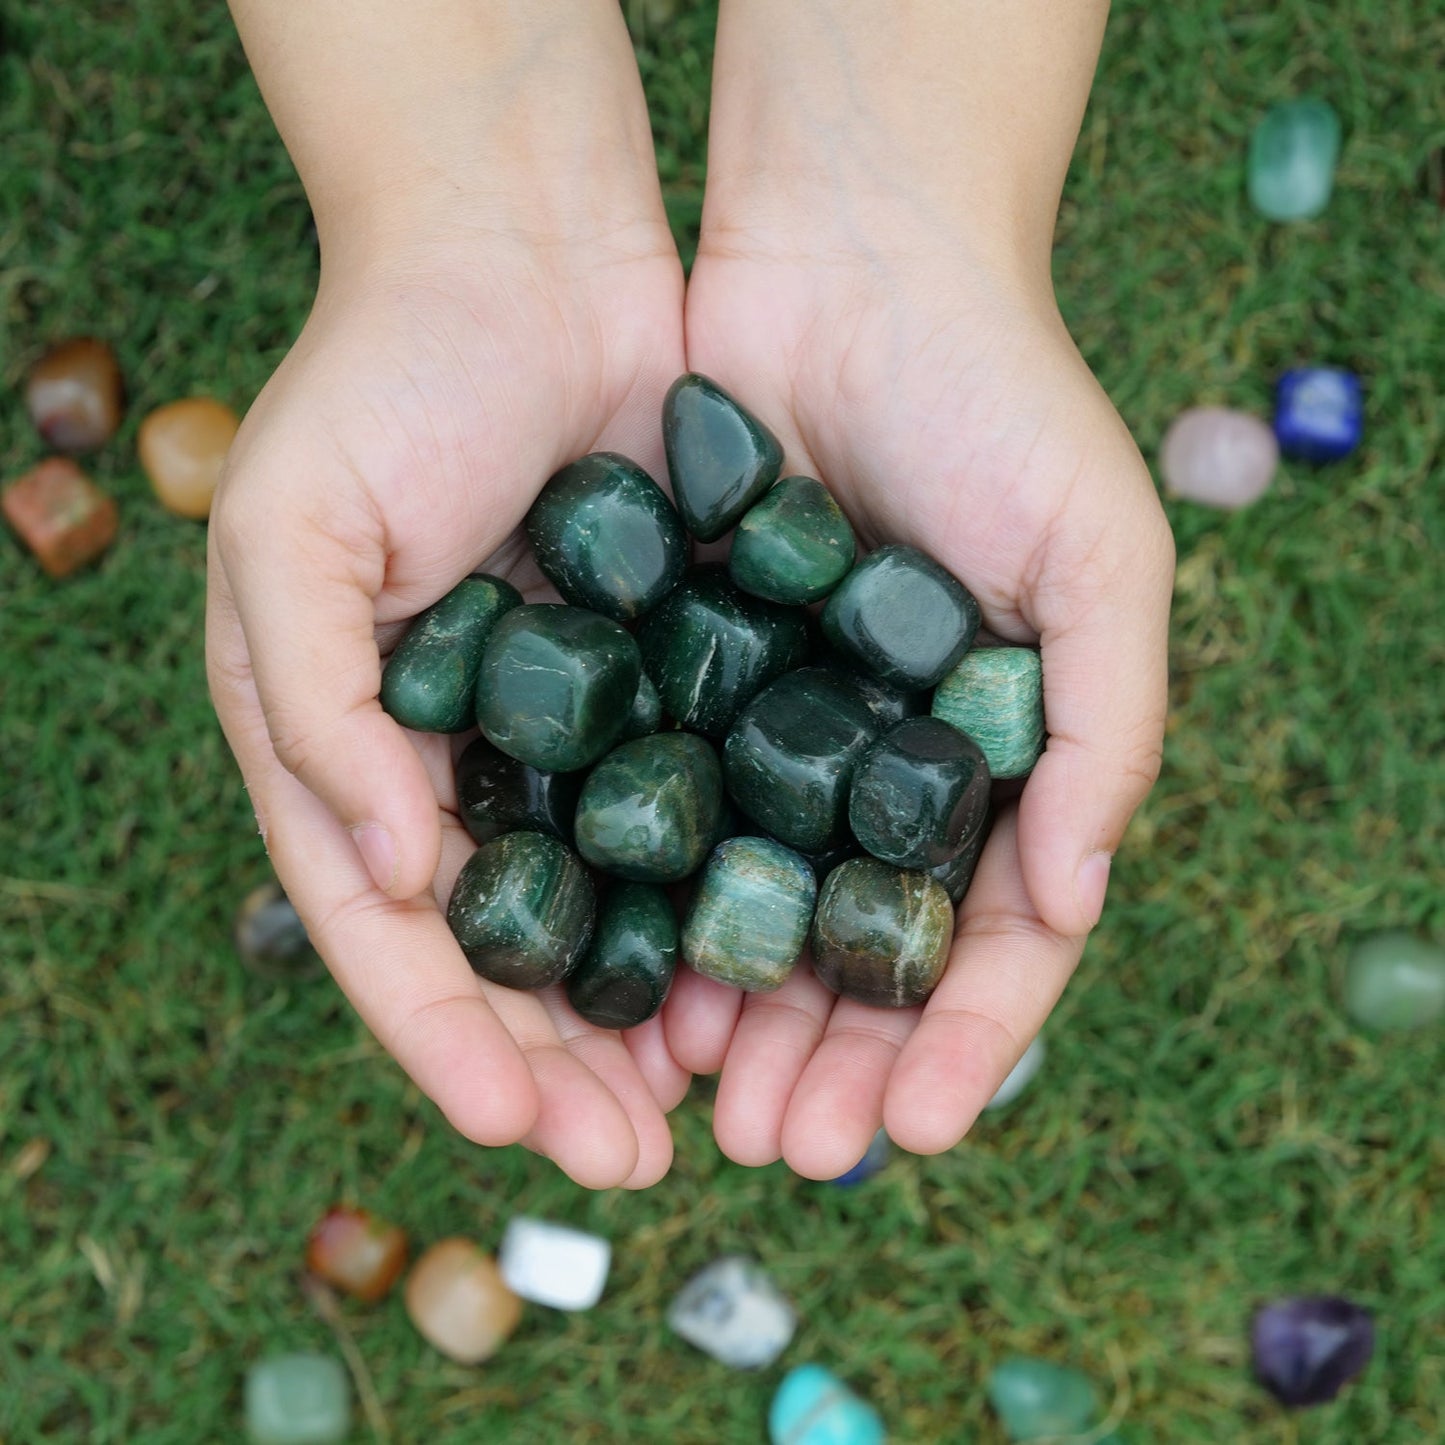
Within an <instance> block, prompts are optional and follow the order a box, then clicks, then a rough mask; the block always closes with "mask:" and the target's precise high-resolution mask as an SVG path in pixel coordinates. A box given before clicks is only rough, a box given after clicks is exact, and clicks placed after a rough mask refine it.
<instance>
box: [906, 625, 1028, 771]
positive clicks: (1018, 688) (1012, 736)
mask: <svg viewBox="0 0 1445 1445" xmlns="http://www.w3.org/2000/svg"><path fill="white" fill-rule="evenodd" d="M933 715H934V717H938V718H942V719H943V720H944V722H946V723H951V724H952V725H953V726H954V727H956V728H957V729H958V730H959V732H961V733H967V734H968V735H969V737H971V738H972V739H973V740H974V742H976V743H977V744H978V745H979V747H981V748H982V749H983V755H984V757H986V758H987V759H988V771H989V774H990V776H992V777H994V778H1024V777H1027V776H1028V775H1029V773H1031V772H1032V771H1033V767H1034V764H1035V763H1036V762H1038V760H1039V754H1040V753H1041V752H1043V750H1044V671H1043V663H1042V662H1041V661H1040V659H1039V655H1038V653H1037V652H1035V651H1034V650H1033V648H1031V647H980V648H978V649H976V650H975V651H973V652H970V653H968V654H967V655H966V656H965V657H964V658H962V659H961V660H960V662H959V664H958V666H957V667H955V668H954V669H953V671H952V672H950V673H949V674H948V676H947V677H945V678H944V679H943V681H942V682H940V683H939V684H938V691H937V692H935V693H934V694H933Z"/></svg>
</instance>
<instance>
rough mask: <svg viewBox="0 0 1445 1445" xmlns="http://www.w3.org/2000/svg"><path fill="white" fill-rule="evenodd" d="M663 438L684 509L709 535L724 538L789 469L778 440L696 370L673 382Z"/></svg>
mask: <svg viewBox="0 0 1445 1445" xmlns="http://www.w3.org/2000/svg"><path fill="white" fill-rule="evenodd" d="M662 441H663V446H664V447H665V448H666V450H667V470H668V474H669V476H670V477H671V478H672V494H673V496H674V497H676V498H677V507H678V511H680V512H681V513H682V519H683V521H684V522H685V523H686V524H687V529H688V531H689V532H691V533H692V535H693V536H694V537H696V538H698V539H699V541H703V542H714V541H716V540H717V539H718V538H719V537H721V536H722V534H723V533H724V532H726V531H727V530H728V528H729V527H731V526H732V525H733V523H734V522H736V521H737V520H738V518H739V517H741V516H742V514H743V513H744V512H746V511H747V509H748V508H749V507H750V506H752V504H753V503H754V502H755V501H756V500H757V499H758V498H759V497H760V496H762V494H763V493H764V492H766V491H767V490H768V488H769V487H771V486H772V484H773V483H774V482H775V481H777V479H778V475H779V473H780V472H781V471H782V469H783V449H782V447H781V446H779V444H778V439H777V438H776V437H775V436H774V435H773V434H772V433H771V432H770V431H769V430H768V429H767V427H765V426H764V425H763V424H762V423H761V422H760V421H758V419H757V418H756V417H754V416H753V415H752V414H751V413H750V412H748V411H746V410H745V409H744V408H743V406H742V405H741V404H740V403H739V402H737V401H736V400H735V399H734V398H733V397H731V396H729V395H728V393H727V392H725V391H724V390H723V389H722V387H720V386H719V385H718V384H717V383H716V382H715V381H710V380H708V378H707V377H705V376H699V375H697V374H696V373H695V372H689V373H687V374H686V375H684V376H680V377H678V379H677V380H676V381H674V382H673V384H672V385H671V387H669V388H668V392H667V397H666V399H665V400H664V402H663V406H662Z"/></svg>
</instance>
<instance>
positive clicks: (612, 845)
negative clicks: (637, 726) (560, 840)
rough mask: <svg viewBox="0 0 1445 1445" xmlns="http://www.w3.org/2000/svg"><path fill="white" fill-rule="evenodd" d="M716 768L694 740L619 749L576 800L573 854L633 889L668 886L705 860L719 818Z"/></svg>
mask: <svg viewBox="0 0 1445 1445" xmlns="http://www.w3.org/2000/svg"><path fill="white" fill-rule="evenodd" d="M722 801H723V783H722V768H721V766H720V765H719V763H718V759H717V753H716V752H715V751H714V750H713V747H712V744H711V743H709V742H707V741H706V740H705V739H703V738H700V737H698V736H697V734H696V733H684V732H671V733H653V734H651V735H650V736H648V737H645V738H635V739H633V741H632V742H628V743H622V744H620V745H619V746H618V747H616V748H614V749H613V750H612V751H611V752H610V753H608V754H607V756H606V757H605V758H603V760H602V761H601V762H600V763H598V765H597V766H596V767H595V768H593V770H592V772H591V774H590V775H589V776H588V778H587V781H586V783H585V784H584V785H583V787H582V796H581V797H580V798H579V799H578V800H577V817H576V822H575V828H576V836H577V851H578V852H579V853H581V854H582V856H583V857H584V858H585V859H586V860H587V861H588V862H589V863H590V864H591V865H592V866H593V867H594V868H601V869H603V870H604V871H605V872H607V873H610V874H612V875H613V876H614V877H617V878H629V879H631V880H632V881H633V882H636V883H676V882H678V881H679V880H681V879H683V878H686V877H688V876H689V875H690V874H692V873H695V872H696V871H697V869H698V868H699V867H700V866H701V865H702V861H703V859H704V858H706V857H707V853H708V849H709V848H710V847H711V846H712V841H713V839H714V837H715V836H716V835H717V827H718V823H719V820H720V818H721V815H722Z"/></svg>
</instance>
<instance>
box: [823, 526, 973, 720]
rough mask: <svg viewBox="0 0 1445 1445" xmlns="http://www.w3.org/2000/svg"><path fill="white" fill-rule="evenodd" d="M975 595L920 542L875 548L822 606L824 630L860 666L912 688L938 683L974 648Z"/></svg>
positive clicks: (904, 686) (899, 685)
mask: <svg viewBox="0 0 1445 1445" xmlns="http://www.w3.org/2000/svg"><path fill="white" fill-rule="evenodd" d="M979 621H980V613H979V607H978V603H977V602H976V601H975V600H974V597H973V594H972V593H971V592H970V591H969V590H968V589H967V588H966V587H965V586H964V585H963V583H962V582H960V581H959V580H958V578H956V577H955V576H953V574H952V573H950V572H948V571H946V570H945V569H944V568H943V567H940V566H939V565H938V563H937V562H935V561H934V560H933V558H932V557H926V556H925V555H924V554H923V553H922V552H920V551H919V550H918V549H917V548H916V547H905V546H901V545H892V546H888V547H880V548H879V549H878V550H877V551H876V552H870V553H869V554H868V555H867V556H866V557H865V558H864V559H863V560H862V561H861V562H860V563H858V565H857V566H856V567H854V568H853V570H852V571H851V572H849V574H848V575H847V576H846V577H845V578H844V579H843V581H842V582H841V583H840V584H839V585H838V587H837V589H836V590H835V591H834V593H833V595H832V596H831V597H829V598H828V601H827V605H826V606H825V607H824V608H823V634H824V636H826V637H827V639H828V641H829V642H831V643H832V644H833V646H834V647H836V648H838V649H839V651H841V652H843V653H846V654H847V656H848V657H849V658H851V659H852V660H853V661H854V662H855V663H857V664H858V665H859V666H861V667H863V668H864V669H866V670H867V671H869V672H871V673H873V674H875V675H876V676H878V677H881V678H882V679H883V680H884V681H885V682H891V683H892V684H893V685H894V686H895V687H900V688H903V689H905V690H907V691H914V692H918V691H923V690H925V689H927V688H930V687H936V686H937V685H938V683H939V682H940V681H941V680H942V678H943V675H944V674H945V673H946V672H947V671H948V670H949V668H951V667H953V666H954V665H955V664H956V663H957V662H958V660H959V658H960V657H962V656H963V654H964V653H965V652H967V651H968V649H969V646H970V645H971V644H972V642H973V639H974V634H975V633H977V631H978V626H979Z"/></svg>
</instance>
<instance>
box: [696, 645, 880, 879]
mask: <svg viewBox="0 0 1445 1445" xmlns="http://www.w3.org/2000/svg"><path fill="white" fill-rule="evenodd" d="M878 732H879V726H878V720H877V719H876V718H875V717H874V716H873V714H872V712H871V711H870V710H869V708H868V705H867V704H866V703H865V702H864V701H863V699H862V698H861V697H859V695H858V693H857V692H856V691H855V690H854V689H852V688H851V687H849V686H848V685H847V683H845V682H842V681H840V680H839V679H838V678H836V677H834V676H833V674H832V673H830V672H828V671H826V670H825V669H824V668H821V667H805V668H801V669H800V670H799V671H797V672H785V673H784V674H783V675H782V677H780V678H778V679H777V681H775V682H772V683H769V684H768V686H767V687H765V688H764V689H763V690H762V691H761V692H760V693H759V694H758V695H757V696H756V697H755V698H754V699H753V700H752V701H751V702H750V703H749V704H748V705H747V706H746V707H745V708H744V709H743V710H742V712H741V713H739V714H738V719H737V721H736V722H735V723H734V724H733V726H732V731H731V732H729V733H728V736H727V742H726V743H724V745H723V775H724V777H725V778H726V780H727V786H728V792H729V793H730V794H731V795H732V798H733V801H734V802H735V803H736V804H737V805H738V807H740V808H741V809H742V810H743V812H744V813H746V814H747V815H748V816H749V817H750V818H752V819H753V820H754V821H755V822H757V823H758V824H760V825H761V826H762V827H763V828H765V829H766V830H767V831H768V832H769V833H771V834H772V835H773V836H774V837H775V838H779V839H781V840H782V841H783V842H784V843H786V844H788V846H789V847H791V848H797V849H800V850H801V851H803V852H806V853H821V852H826V851H828V850H829V849H833V848H836V847H837V846H838V845H839V844H840V843H842V842H844V841H845V840H846V839H847V838H848V836H849V834H848V788H849V785H850V783H851V782H852V778H853V768H854V765H855V764H856V763H857V761H858V759H859V758H860V757H861V756H862V755H863V753H864V751H865V750H866V749H867V747H868V745H869V744H870V743H871V742H872V741H873V740H874V738H876V737H877V736H878Z"/></svg>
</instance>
